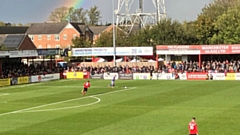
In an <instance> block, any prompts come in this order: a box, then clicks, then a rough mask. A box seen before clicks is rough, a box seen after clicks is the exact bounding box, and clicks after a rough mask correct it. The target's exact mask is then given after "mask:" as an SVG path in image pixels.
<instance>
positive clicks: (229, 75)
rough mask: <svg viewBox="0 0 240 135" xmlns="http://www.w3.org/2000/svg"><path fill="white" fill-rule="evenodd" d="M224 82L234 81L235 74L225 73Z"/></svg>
mask: <svg viewBox="0 0 240 135" xmlns="http://www.w3.org/2000/svg"><path fill="white" fill-rule="evenodd" d="M226 80H236V76H235V73H227V75H226Z"/></svg>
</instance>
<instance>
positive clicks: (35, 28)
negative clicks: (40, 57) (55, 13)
mask: <svg viewBox="0 0 240 135" xmlns="http://www.w3.org/2000/svg"><path fill="white" fill-rule="evenodd" d="M67 24H68V23H67V22H64V23H34V24H32V25H31V26H30V27H29V29H28V30H27V34H59V33H60V32H61V31H62V30H63V29H64V28H65V27H66V25H67Z"/></svg>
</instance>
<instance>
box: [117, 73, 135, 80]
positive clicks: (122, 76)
mask: <svg viewBox="0 0 240 135" xmlns="http://www.w3.org/2000/svg"><path fill="white" fill-rule="evenodd" d="M119 79H120V80H132V79H133V74H121V73H120V74H119Z"/></svg>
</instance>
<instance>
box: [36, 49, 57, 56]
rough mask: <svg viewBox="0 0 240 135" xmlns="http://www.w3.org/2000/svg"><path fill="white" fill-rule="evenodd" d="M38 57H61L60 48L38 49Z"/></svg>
mask: <svg viewBox="0 0 240 135" xmlns="http://www.w3.org/2000/svg"><path fill="white" fill-rule="evenodd" d="M37 53H38V55H42V56H47V55H59V53H60V51H59V48H56V49H38V50H37Z"/></svg>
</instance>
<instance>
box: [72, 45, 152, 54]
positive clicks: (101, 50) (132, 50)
mask: <svg viewBox="0 0 240 135" xmlns="http://www.w3.org/2000/svg"><path fill="white" fill-rule="evenodd" d="M113 55H114V48H113V47H98V48H72V56H113ZM116 55H117V56H152V55H153V47H116Z"/></svg>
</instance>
